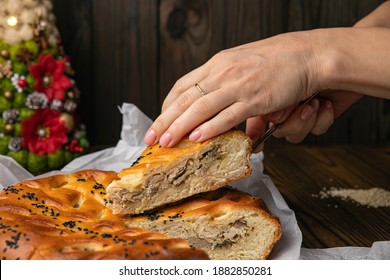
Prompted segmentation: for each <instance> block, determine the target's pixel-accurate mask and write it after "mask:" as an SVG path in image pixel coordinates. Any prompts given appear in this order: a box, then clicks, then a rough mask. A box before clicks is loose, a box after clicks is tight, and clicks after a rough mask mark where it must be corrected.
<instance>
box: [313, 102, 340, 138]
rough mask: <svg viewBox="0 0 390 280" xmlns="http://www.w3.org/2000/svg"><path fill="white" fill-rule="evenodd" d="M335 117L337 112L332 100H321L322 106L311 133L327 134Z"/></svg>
mask: <svg viewBox="0 0 390 280" xmlns="http://www.w3.org/2000/svg"><path fill="white" fill-rule="evenodd" d="M334 118H335V114H334V108H333V105H332V102H330V101H329V100H323V102H321V108H320V110H319V112H318V116H317V122H316V124H315V126H314V127H313V128H312V130H311V133H313V134H314V135H322V134H325V133H326V132H327V131H328V129H329V127H330V126H331V125H332V124H333V122H334Z"/></svg>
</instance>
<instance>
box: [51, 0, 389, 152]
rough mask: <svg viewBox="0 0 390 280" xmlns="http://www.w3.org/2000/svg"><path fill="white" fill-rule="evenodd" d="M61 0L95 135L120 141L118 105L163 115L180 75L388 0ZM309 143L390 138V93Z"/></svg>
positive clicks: (345, 20)
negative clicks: (239, 48)
mask: <svg viewBox="0 0 390 280" xmlns="http://www.w3.org/2000/svg"><path fill="white" fill-rule="evenodd" d="M53 2H54V7H55V13H56V15H57V18H58V26H59V28H60V31H61V33H62V36H63V39H64V45H65V49H66V51H67V53H68V54H69V55H70V56H71V58H72V61H73V66H74V68H75V69H76V74H77V75H76V81H77V83H78V85H79V87H80V89H81V90H82V100H81V101H82V106H81V108H82V111H81V116H82V119H83V121H84V122H85V123H86V124H87V125H88V128H89V135H90V138H91V140H92V143H93V144H115V143H116V142H117V141H118V139H119V132H120V128H121V116H120V114H119V111H118V109H117V106H118V105H120V104H122V103H123V102H125V101H126V102H132V103H135V104H136V105H138V106H139V107H140V108H141V110H142V111H144V112H145V113H146V114H147V115H149V116H150V117H151V118H153V119H154V118H156V117H157V116H158V114H159V112H160V108H161V104H162V101H163V99H164V98H165V96H166V94H167V93H168V92H169V90H170V89H171V87H172V86H173V84H174V82H175V81H176V80H177V79H178V78H180V77H181V76H182V75H184V74H185V73H187V72H189V71H191V70H192V69H194V68H196V67H198V66H200V65H202V64H203V63H205V62H206V61H207V60H208V59H209V58H211V57H212V56H213V55H214V54H215V53H217V52H219V51H220V50H222V49H225V48H229V47H233V46H236V45H239V44H244V43H247V42H250V41H254V40H259V39H263V38H267V37H270V36H273V35H276V34H280V33H283V32H288V31H295V30H306V29H312V28H320V27H336V26H351V25H353V24H354V23H355V22H356V21H357V20H358V19H360V18H362V17H363V16H364V15H366V14H368V13H369V12H370V11H372V10H373V9H374V8H375V7H376V6H378V5H379V4H380V3H381V2H383V1H382V0H375V1H372V0H347V1H338V0H327V1H325V0H275V1H268V0H200V1H195V0H160V1H155V0H117V1H109V0H100V1H93V0H82V1H77V0H71V1H66V2H64V1H60V0H53ZM271 141H274V142H278V141H277V140H271ZM279 142H280V141H279ZM305 143H317V144H329V143H360V144H373V145H379V144H390V101H385V100H379V99H374V98H364V99H363V100H362V101H360V102H359V103H358V104H356V105H354V106H353V107H352V108H351V109H350V110H349V111H347V112H346V113H345V114H344V115H343V116H342V117H340V118H339V119H338V120H337V121H336V123H335V124H334V125H333V127H332V128H331V129H330V131H329V132H328V133H327V134H326V135H324V136H321V137H314V136H311V137H308V138H307V139H306V141H305Z"/></svg>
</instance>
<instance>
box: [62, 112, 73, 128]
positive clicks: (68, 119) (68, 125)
mask: <svg viewBox="0 0 390 280" xmlns="http://www.w3.org/2000/svg"><path fill="white" fill-rule="evenodd" d="M60 119H61V120H62V121H63V122H64V123H65V127H66V128H67V129H68V130H69V131H71V130H73V128H74V119H73V117H72V116H71V115H69V114H67V113H62V114H61V116H60Z"/></svg>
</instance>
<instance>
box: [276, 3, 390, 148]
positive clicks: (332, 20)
mask: <svg viewBox="0 0 390 280" xmlns="http://www.w3.org/2000/svg"><path fill="white" fill-rule="evenodd" d="M382 2H384V1H381V0H376V1H371V0H364V1H362V0H349V1H338V0H327V1H323V0H314V1H311V0H291V1H290V7H289V14H290V17H289V24H288V31H296V30H306V29H314V28H326V27H344V26H347V27H349V26H352V25H353V24H354V23H356V22H357V21H358V20H359V19H361V18H362V17H364V16H365V15H367V14H368V13H370V12H371V11H372V10H374V9H375V8H376V7H377V6H379V5H380V3H382ZM388 108H390V101H389V100H383V99H375V98H371V97H364V98H363V99H362V100H361V101H359V102H358V103H357V104H355V105H354V106H353V107H351V108H350V109H349V110H348V111H346V112H345V113H344V114H343V115H342V116H341V117H340V118H338V119H337V120H336V122H335V123H334V125H333V126H332V127H331V128H330V130H329V131H328V132H327V133H326V134H325V135H323V136H320V137H316V136H309V137H308V138H306V140H305V141H304V143H317V144H329V143H339V144H340V143H343V144H347V143H354V144H371V145H389V144H390V130H389V127H390V112H388V111H389V109H388ZM274 142H276V141H274ZM279 142H280V141H279Z"/></svg>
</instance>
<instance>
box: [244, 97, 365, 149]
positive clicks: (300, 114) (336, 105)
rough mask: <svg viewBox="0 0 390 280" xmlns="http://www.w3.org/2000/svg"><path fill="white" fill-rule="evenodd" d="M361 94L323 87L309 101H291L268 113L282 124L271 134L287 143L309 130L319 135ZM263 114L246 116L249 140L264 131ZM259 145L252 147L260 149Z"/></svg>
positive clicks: (302, 136)
mask: <svg viewBox="0 0 390 280" xmlns="http://www.w3.org/2000/svg"><path fill="white" fill-rule="evenodd" d="M361 97H362V95H361V94H359V93H354V92H347V91H323V92H321V93H319V94H318V96H317V97H316V98H314V99H313V100H311V102H310V103H309V104H303V105H299V104H295V105H293V106H289V107H288V108H285V109H282V110H279V111H277V112H274V113H272V114H270V115H269V116H268V120H269V121H270V122H272V123H273V124H281V123H282V124H283V125H281V126H279V128H278V129H276V130H275V132H274V133H273V136H274V137H277V138H283V137H284V138H286V140H287V141H289V142H291V143H299V142H301V141H302V140H303V139H304V138H305V137H306V136H307V135H308V134H309V133H312V134H314V135H322V134H325V133H326V132H327V130H328V129H329V127H330V126H331V125H332V124H333V122H334V120H335V118H337V117H338V116H340V115H341V114H342V113H343V112H344V111H345V110H347V109H348V108H349V107H350V106H351V105H352V104H354V103H355V102H357V101H358V100H359V99H360V98H361ZM265 122H266V120H265V118H262V119H256V118H253V119H249V120H248V121H247V133H248V135H249V136H251V138H252V140H253V141H257V140H258V139H260V137H261V136H262V135H263V134H264V128H265ZM261 150H262V147H259V148H258V149H256V151H255V152H260V151H261Z"/></svg>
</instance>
